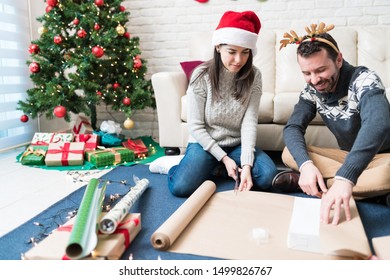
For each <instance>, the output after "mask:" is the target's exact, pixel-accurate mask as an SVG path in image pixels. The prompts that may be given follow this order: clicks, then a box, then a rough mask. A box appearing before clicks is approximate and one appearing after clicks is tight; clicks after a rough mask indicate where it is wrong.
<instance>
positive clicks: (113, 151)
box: [85, 147, 134, 167]
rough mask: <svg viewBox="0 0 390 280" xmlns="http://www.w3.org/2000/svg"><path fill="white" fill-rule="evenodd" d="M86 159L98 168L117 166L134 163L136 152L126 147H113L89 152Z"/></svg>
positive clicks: (86, 153)
mask: <svg viewBox="0 0 390 280" xmlns="http://www.w3.org/2000/svg"><path fill="white" fill-rule="evenodd" d="M85 159H86V160H87V161H89V162H90V163H92V164H93V165H95V166H96V167H102V166H108V165H117V164H120V163H126V162H131V161H134V152H133V151H132V150H129V149H127V148H124V147H112V148H107V149H102V150H94V151H88V150H87V151H86V152H85Z"/></svg>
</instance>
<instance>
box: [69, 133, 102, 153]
mask: <svg viewBox="0 0 390 280" xmlns="http://www.w3.org/2000/svg"><path fill="white" fill-rule="evenodd" d="M74 142H83V143H85V150H96V148H97V146H98V143H99V135H97V134H76V135H75V136H74Z"/></svg>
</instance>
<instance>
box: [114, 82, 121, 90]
mask: <svg viewBox="0 0 390 280" xmlns="http://www.w3.org/2000/svg"><path fill="white" fill-rule="evenodd" d="M112 87H113V88H114V89H117V88H118V87H120V85H119V84H118V83H114V84H113V85H112Z"/></svg>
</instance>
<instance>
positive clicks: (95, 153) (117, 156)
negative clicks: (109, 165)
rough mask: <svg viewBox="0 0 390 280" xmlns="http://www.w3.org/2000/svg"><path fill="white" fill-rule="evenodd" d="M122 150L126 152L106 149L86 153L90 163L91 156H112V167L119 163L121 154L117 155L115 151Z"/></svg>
mask: <svg viewBox="0 0 390 280" xmlns="http://www.w3.org/2000/svg"><path fill="white" fill-rule="evenodd" d="M123 150H128V149H127V148H107V149H104V150H97V151H91V152H88V161H91V156H92V155H98V154H101V153H112V154H114V157H115V158H114V163H113V164H114V165H116V164H118V163H121V154H120V153H118V152H117V151H123Z"/></svg>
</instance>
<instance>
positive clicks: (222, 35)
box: [212, 11, 261, 56]
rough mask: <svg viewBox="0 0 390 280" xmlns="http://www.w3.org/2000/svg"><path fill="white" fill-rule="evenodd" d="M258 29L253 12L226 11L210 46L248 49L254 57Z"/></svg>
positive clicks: (257, 19) (258, 21) (259, 24)
mask: <svg viewBox="0 0 390 280" xmlns="http://www.w3.org/2000/svg"><path fill="white" fill-rule="evenodd" d="M260 28H261V23H260V20H259V18H258V17H257V15H256V14H255V13H254V12H252V11H245V12H234V11H227V12H225V13H224V14H223V16H222V17H221V20H220V21H219V24H218V26H217V28H216V30H215V31H214V34H213V39H212V44H213V46H217V45H220V44H228V45H235V46H239V47H244V48H249V49H251V50H252V54H253V56H255V55H256V53H257V49H256V42H257V38H258V34H259V32H260Z"/></svg>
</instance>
